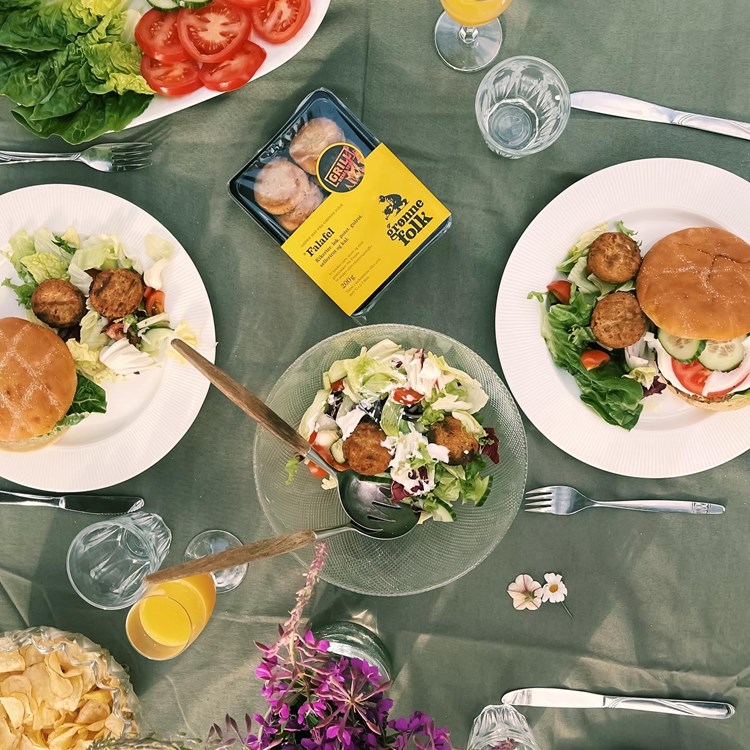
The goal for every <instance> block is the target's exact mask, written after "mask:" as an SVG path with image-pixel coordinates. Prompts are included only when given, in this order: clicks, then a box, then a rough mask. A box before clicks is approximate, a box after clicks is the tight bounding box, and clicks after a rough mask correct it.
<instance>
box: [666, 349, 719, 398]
mask: <svg viewBox="0 0 750 750" xmlns="http://www.w3.org/2000/svg"><path fill="white" fill-rule="evenodd" d="M672 369H673V370H674V374H675V377H676V378H677V380H679V381H680V383H681V385H683V386H684V387H685V388H686V389H687V390H688V391H690V393H695V394H696V395H698V396H701V395H703V386H704V385H705V384H706V381H707V380H708V376H709V375H710V374H711V370H709V369H708V368H706V367H704V366H703V365H702V364H701V363H700V362H699V361H698V360H697V359H696V360H693V361H692V362H691V363H690V364H687V365H686V364H685V363H684V362H680V361H679V360H678V359H674V358H672ZM729 390H730V391H731V390H732V389H731V388H730V389H729Z"/></svg>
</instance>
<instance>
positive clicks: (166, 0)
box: [148, 0, 180, 10]
mask: <svg viewBox="0 0 750 750" xmlns="http://www.w3.org/2000/svg"><path fill="white" fill-rule="evenodd" d="M148 4H149V5H150V6H151V7H152V8H156V9H157V10H177V9H178V8H179V7H180V6H179V4H178V3H177V0H148Z"/></svg>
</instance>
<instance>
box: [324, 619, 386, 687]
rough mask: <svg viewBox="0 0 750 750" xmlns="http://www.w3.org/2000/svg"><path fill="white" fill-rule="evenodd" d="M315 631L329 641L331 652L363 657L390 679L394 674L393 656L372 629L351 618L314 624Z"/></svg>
mask: <svg viewBox="0 0 750 750" xmlns="http://www.w3.org/2000/svg"><path fill="white" fill-rule="evenodd" d="M313 633H315V637H316V638H318V639H323V640H326V641H328V643H329V644H330V645H329V648H328V650H329V652H330V653H332V654H338V655H339V656H348V657H349V658H354V659H362V660H363V661H366V662H367V663H368V664H370V665H372V666H373V667H377V668H378V671H379V672H380V674H381V675H382V676H383V677H384V678H385V679H386V680H390V679H391V675H392V674H393V667H392V665H391V657H390V656H389V654H388V651H387V650H386V648H385V645H384V644H383V642H382V641H381V640H380V638H378V637H377V636H376V635H375V633H373V632H372V630H370V629H368V628H366V627H364V625H360V624H359V623H356V622H350V621H349V620H339V621H336V622H331V623H328V624H327V625H322V626H317V625H314V626H313Z"/></svg>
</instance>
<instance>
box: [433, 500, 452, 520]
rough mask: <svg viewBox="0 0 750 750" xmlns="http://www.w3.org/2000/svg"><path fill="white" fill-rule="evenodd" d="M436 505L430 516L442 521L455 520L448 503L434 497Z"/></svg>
mask: <svg viewBox="0 0 750 750" xmlns="http://www.w3.org/2000/svg"><path fill="white" fill-rule="evenodd" d="M435 503H436V505H437V507H436V508H435V509H434V510H433V511H432V517H433V519H434V520H435V521H443V522H444V523H451V522H452V521H455V520H456V513H455V511H454V510H453V508H451V506H450V505H448V503H445V502H443V501H442V500H439V499H438V498H435Z"/></svg>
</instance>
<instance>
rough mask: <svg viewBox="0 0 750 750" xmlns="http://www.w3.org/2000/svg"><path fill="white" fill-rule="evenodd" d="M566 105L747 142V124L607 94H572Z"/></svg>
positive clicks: (749, 135) (604, 92)
mask: <svg viewBox="0 0 750 750" xmlns="http://www.w3.org/2000/svg"><path fill="white" fill-rule="evenodd" d="M570 104H571V106H572V107H574V108H575V109H582V110H585V111H587V112H597V113H598V114H602V115H612V116H613V117H625V118H627V119H630V120H648V121H649V122H661V123H666V124H668V125H682V126H683V127H686V128H695V129H697V130H707V131H709V132H711V133H719V134H720V135H728V136H731V137H733V138H743V139H745V140H750V123H748V122H740V121H739V120H728V119H725V118H723V117H712V116H710V115H698V114H695V113H693V112H683V111H682V110H679V109H670V108H669V107H662V106H661V105H659V104H652V103H651V102H645V101H642V100H641V99H633V98H632V97H630V96H623V95H622V94H612V93H610V92H608V91H576V92H574V93H572V94H571V95H570Z"/></svg>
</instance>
